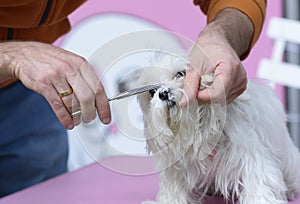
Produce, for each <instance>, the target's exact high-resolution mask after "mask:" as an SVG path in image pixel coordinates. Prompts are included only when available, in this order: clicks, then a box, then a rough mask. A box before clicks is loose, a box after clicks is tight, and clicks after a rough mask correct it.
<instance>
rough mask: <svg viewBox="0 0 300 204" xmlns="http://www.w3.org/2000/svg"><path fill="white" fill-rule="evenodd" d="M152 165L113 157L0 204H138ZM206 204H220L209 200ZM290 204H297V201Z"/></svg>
mask: <svg viewBox="0 0 300 204" xmlns="http://www.w3.org/2000/svg"><path fill="white" fill-rule="evenodd" d="M104 166H105V167H104ZM152 166H153V161H152V159H151V158H145V157H114V158H110V159H107V160H105V161H103V162H101V165H100V164H98V163H94V164H92V165H89V166H87V167H84V168H82V169H80V170H77V171H74V172H70V173H66V174H64V175H61V176H58V177H56V178H53V179H50V180H48V181H45V182H43V183H41V184H38V185H35V186H33V187H30V188H27V189H25V190H22V191H19V192H17V193H14V194H12V195H9V196H6V197H4V198H2V199H0V204H19V203H22V204H35V203H42V204H48V203H49V204H53V203H55V204H69V203H72V204H77V203H78V204H83V203H84V204H99V203H100V204H102V203H103V204H140V203H141V202H142V201H145V200H153V199H155V195H156V193H157V191H158V174H156V173H153V171H152V170H153V167H152ZM110 169H114V170H110ZM151 171H152V174H151ZM117 172H122V173H117ZM145 173H148V175H143V174H145ZM149 173H150V174H149ZM134 174H135V175H134ZM138 174H139V175H138ZM206 204H223V202H222V199H220V198H213V199H208V200H207V202H206ZM290 204H300V199H297V200H295V201H293V202H290Z"/></svg>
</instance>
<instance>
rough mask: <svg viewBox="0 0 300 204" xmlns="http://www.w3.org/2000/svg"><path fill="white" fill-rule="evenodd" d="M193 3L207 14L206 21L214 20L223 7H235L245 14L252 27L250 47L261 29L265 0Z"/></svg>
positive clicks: (201, 0) (195, 1)
mask: <svg viewBox="0 0 300 204" xmlns="http://www.w3.org/2000/svg"><path fill="white" fill-rule="evenodd" d="M194 4H195V5H199V6H200V8H201V10H202V11H203V13H205V14H206V15H207V23H209V22H211V21H212V20H214V18H215V16H216V15H217V14H218V13H219V12H220V11H221V10H222V9H225V8H235V9H238V10H239V11H241V12H243V13H244V14H245V15H247V16H248V17H249V19H250V20H251V21H252V24H253V27H254V34H253V37H252V40H251V46H250V47H251V48H252V47H253V45H254V44H255V42H256V41H257V39H258V37H259V35H260V33H261V30H262V26H263V23H264V19H265V15H266V5H267V0H194Z"/></svg>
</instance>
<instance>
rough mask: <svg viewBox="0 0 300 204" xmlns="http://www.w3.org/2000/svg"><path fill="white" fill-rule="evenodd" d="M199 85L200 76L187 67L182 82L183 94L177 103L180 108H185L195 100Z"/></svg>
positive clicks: (194, 70)
mask: <svg viewBox="0 0 300 204" xmlns="http://www.w3.org/2000/svg"><path fill="white" fill-rule="evenodd" d="M199 83H200V74H199V73H198V72H197V71H196V69H194V68H193V67H192V66H191V65H189V67H188V69H187V72H186V76H185V79H184V82H183V91H184V93H185V94H184V95H183V97H182V98H181V100H180V102H179V105H180V106H186V105H187V104H188V103H190V102H191V101H193V100H196V97H195V96H196V95H197V93H198V90H199Z"/></svg>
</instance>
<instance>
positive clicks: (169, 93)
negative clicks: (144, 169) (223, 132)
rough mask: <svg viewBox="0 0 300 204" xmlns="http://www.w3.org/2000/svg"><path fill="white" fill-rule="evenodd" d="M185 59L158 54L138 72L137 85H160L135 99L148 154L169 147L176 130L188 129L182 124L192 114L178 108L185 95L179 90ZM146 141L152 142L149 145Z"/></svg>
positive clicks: (182, 56) (180, 88) (186, 64)
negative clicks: (138, 107)
mask: <svg viewBox="0 0 300 204" xmlns="http://www.w3.org/2000/svg"><path fill="white" fill-rule="evenodd" d="M187 59H188V58H187V57H186V56H184V55H181V56H178V55H176V56H175V55H168V54H163V53H159V54H158V55H157V56H155V57H154V58H153V59H152V61H151V63H150V66H148V67H145V68H144V69H143V70H142V71H141V72H140V73H139V74H140V76H139V79H138V85H139V86H143V85H150V84H160V87H159V88H157V89H153V90H150V91H149V92H145V93H143V94H140V95H139V96H138V101H139V104H140V106H141V109H142V112H143V115H144V131H145V136H146V139H147V140H148V145H151V144H152V145H153V146H152V147H150V149H151V151H155V152H156V151H160V150H161V149H163V148H164V147H166V146H169V144H170V143H172V142H173V140H174V139H175V137H176V136H177V135H178V134H179V132H180V127H182V126H185V127H186V128H188V127H187V124H183V123H188V122H187V121H186V119H187V118H188V119H191V114H190V112H192V111H186V108H181V107H180V106H179V101H180V100H181V98H182V97H184V96H185V94H184V92H183V89H182V87H183V82H184V79H185V76H186V71H187V67H188V60H187ZM192 115H193V114H192ZM194 115H196V110H195V111H194ZM194 119H195V118H194ZM149 140H150V141H152V142H150V143H149Z"/></svg>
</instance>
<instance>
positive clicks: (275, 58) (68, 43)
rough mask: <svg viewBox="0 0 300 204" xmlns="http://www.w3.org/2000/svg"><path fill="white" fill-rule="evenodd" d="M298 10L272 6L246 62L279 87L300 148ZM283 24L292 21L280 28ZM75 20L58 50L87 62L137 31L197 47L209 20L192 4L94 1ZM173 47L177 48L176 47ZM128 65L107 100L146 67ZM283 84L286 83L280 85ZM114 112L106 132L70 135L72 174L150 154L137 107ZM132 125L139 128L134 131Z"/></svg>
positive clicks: (253, 73) (293, 4)
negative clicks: (126, 79)
mask: <svg viewBox="0 0 300 204" xmlns="http://www.w3.org/2000/svg"><path fill="white" fill-rule="evenodd" d="M299 9H300V5H299V1H297V0H285V1H282V0H272V1H270V0H269V1H268V5H267V15H266V20H265V24H264V28H263V30H262V34H261V36H260V38H259V40H258V42H257V43H256V45H255V47H254V48H253V49H252V52H251V53H250V55H249V56H248V58H247V59H246V60H244V61H243V64H244V66H245V68H246V69H247V72H248V77H249V78H250V79H254V80H256V79H259V78H266V79H268V80H270V81H271V82H272V83H273V84H274V85H275V88H276V91H277V93H278V96H279V97H280V99H281V100H282V103H283V105H284V107H285V109H286V111H287V115H288V127H289V131H290V133H291V136H292V138H293V140H294V141H295V143H296V144H297V146H298V147H299V146H300V105H299V104H300V103H299V102H300V92H299V88H300V85H299V83H300V74H299V72H298V70H295V69H298V66H299V63H300V62H299V57H300V52H299V51H300V48H299V46H298V43H297V39H298V38H300V37H298V36H300V28H299V25H298V20H299V19H300V13H299ZM275 18H276V19H275ZM274 19H275V20H274ZM281 19H292V20H291V21H284V22H281V21H280V20H281ZM70 20H71V24H72V30H71V32H70V33H68V34H67V35H65V36H63V37H62V38H60V39H59V40H58V41H57V42H56V45H58V46H61V47H63V48H65V49H67V50H70V51H72V52H75V53H77V54H79V55H81V56H83V57H85V58H86V59H89V58H90V57H91V56H92V55H93V54H94V53H95V52H96V51H97V49H99V48H100V47H101V46H102V45H104V44H106V43H108V42H109V41H111V40H113V39H114V38H116V37H118V36H121V35H124V34H127V33H130V32H133V31H141V30H147V29H164V30H168V31H170V32H174V33H177V34H178V35H182V36H184V37H185V38H187V39H190V40H191V41H194V40H196V38H197V36H198V34H199V33H200V31H201V30H202V29H203V28H204V26H205V25H206V16H205V15H203V13H202V12H201V10H200V8H199V7H197V6H195V5H194V4H193V1H192V0H190V1H183V0H181V1H171V0H164V1H161V0H152V1H140V0H122V1H118V0H109V1H98V0H89V1H87V2H86V3H85V4H84V5H83V6H82V7H81V8H79V9H78V10H77V11H75V12H74V13H73V14H72V15H71V16H70ZM279 21H280V22H279ZM271 22H272V23H273V24H274V26H273V27H275V28H273V29H271V28H270V24H272V23H271ZM277 22H279V23H278V24H277ZM270 30H271V31H270ZM293 33H294V34H293ZM162 38H166V41H168V40H167V39H168V38H172V36H162ZM289 38H292V40H289ZM171 41H172V40H171ZM171 43H175V44H176V42H174V41H172V42H171ZM275 45H277V47H276V46H275ZM120 46H122V45H120ZM126 62H127V64H126V63H124V62H120V64H121V65H120V66H121V67H116V68H115V69H118V72H114V71H112V73H110V74H108V75H107V77H108V78H107V77H106V78H105V77H104V78H105V79H104V80H103V84H104V87H105V88H106V89H111V90H108V95H112V94H114V91H115V90H113V88H110V87H116V85H115V84H110V83H116V81H117V80H118V79H120V78H121V77H122V76H124V74H126V73H127V74H128V73H129V72H131V71H132V70H135V69H137V68H138V67H140V66H142V65H143V63H144V62H143V61H142V60H140V57H139V56H133V57H132V59H131V60H130V61H129V62H128V61H126ZM289 65H291V66H289ZM286 66H287V67H288V68H287V69H286V70H290V67H292V68H293V69H291V70H290V74H289V75H288V76H285V75H284V74H285V73H286V70H285V67H286ZM273 68H274V70H273ZM275 68H277V69H278V71H276V70H277V69H275ZM260 69H261V70H262V71H260ZM299 69H300V67H299ZM97 71H98V72H99V76H103V74H104V72H105V70H101V69H100V70H97ZM281 71H282V72H281ZM297 74H298V75H297ZM289 76H293V77H292V78H290V77H289ZM278 78H279V79H278ZM281 78H284V79H283V80H280V79H281ZM290 82H292V83H290ZM294 82H295V83H294ZM112 106H113V107H112V109H113V112H114V113H113V122H112V123H111V124H110V125H108V126H103V125H102V124H100V123H99V121H97V120H95V121H93V122H92V123H90V124H83V125H81V126H80V127H78V128H76V129H75V130H72V131H69V136H70V137H69V139H70V159H69V169H70V170H74V169H77V168H79V167H82V166H84V165H87V164H89V163H91V162H94V161H95V160H98V161H99V160H102V159H105V158H106V157H109V156H112V155H119V154H126V155H135V156H141V155H145V154H146V152H145V141H144V140H143V139H141V137H140V134H142V128H143V126H142V116H141V113H140V112H139V110H137V104H136V101H134V99H130V100H128V101H125V102H123V104H116V105H115V106H114V105H112ZM124 121H125V122H124ZM128 121H129V123H128ZM128 124H131V125H132V124H134V125H132V127H130V126H128ZM130 128H132V130H133V131H134V134H137V135H139V136H138V137H130V136H128V134H127V132H126V131H127V129H130ZM125 129H126V131H124V130H125ZM129 132H130V131H129Z"/></svg>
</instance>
